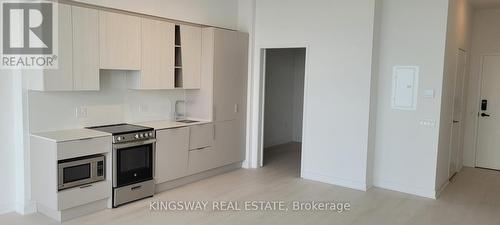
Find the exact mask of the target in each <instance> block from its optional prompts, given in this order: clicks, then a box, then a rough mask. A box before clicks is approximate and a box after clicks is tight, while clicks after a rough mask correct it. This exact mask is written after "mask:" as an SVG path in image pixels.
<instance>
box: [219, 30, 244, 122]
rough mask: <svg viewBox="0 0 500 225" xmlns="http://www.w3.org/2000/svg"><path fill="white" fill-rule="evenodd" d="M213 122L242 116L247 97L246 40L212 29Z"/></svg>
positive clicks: (235, 33) (240, 36)
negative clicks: (244, 100)
mask: <svg viewBox="0 0 500 225" xmlns="http://www.w3.org/2000/svg"><path fill="white" fill-rule="evenodd" d="M213 57H214V59H213V60H214V64H213V71H214V72H213V74H214V117H215V118H214V119H215V120H216V121H228V120H234V119H237V118H238V117H239V114H241V113H242V111H241V108H242V107H243V104H244V102H242V100H243V99H244V97H243V96H246V79H247V76H246V75H247V73H248V72H247V68H248V67H247V64H248V37H247V35H246V34H242V33H239V32H234V31H227V30H222V29H214V56H213Z"/></svg>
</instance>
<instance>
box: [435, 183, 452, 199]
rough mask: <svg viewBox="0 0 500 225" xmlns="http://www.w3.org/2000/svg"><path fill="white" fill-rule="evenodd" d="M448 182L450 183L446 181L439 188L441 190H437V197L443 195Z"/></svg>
mask: <svg viewBox="0 0 500 225" xmlns="http://www.w3.org/2000/svg"><path fill="white" fill-rule="evenodd" d="M448 184H450V182H449V181H448V182H446V183H445V184H444V185H443V186H441V188H439V190H438V191H437V192H436V199H437V198H439V196H441V194H442V193H443V191H444V190H445V189H446V187H448Z"/></svg>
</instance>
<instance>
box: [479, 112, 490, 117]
mask: <svg viewBox="0 0 500 225" xmlns="http://www.w3.org/2000/svg"><path fill="white" fill-rule="evenodd" d="M481 117H490V115H489V114H486V113H481Z"/></svg>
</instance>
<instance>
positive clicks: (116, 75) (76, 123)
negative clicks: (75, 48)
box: [28, 70, 185, 133]
mask: <svg viewBox="0 0 500 225" xmlns="http://www.w3.org/2000/svg"><path fill="white" fill-rule="evenodd" d="M100 77H101V78H100V86H101V88H100V89H101V90H100V91H88V92H83V91H80V92H38V91H29V93H28V105H29V106H28V107H29V126H30V132H32V133H33V132H40V131H51V130H61V129H73V128H81V127H88V126H98V125H106V124H116V123H124V122H129V123H130V122H144V121H153V120H167V119H172V118H173V116H174V104H175V101H177V100H184V99H185V92H184V90H151V91H150V90H147V91H142V90H129V89H128V88H127V81H126V73H125V72H124V71H111V70H101V76H100Z"/></svg>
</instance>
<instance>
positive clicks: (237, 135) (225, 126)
mask: <svg viewBox="0 0 500 225" xmlns="http://www.w3.org/2000/svg"><path fill="white" fill-rule="evenodd" d="M214 126H215V145H214V147H215V149H217V153H216V154H217V163H218V165H219V166H224V165H229V164H232V163H236V162H241V161H243V160H245V129H244V126H241V122H240V121H239V120H232V121H223V122H217V123H215V124H214Z"/></svg>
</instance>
